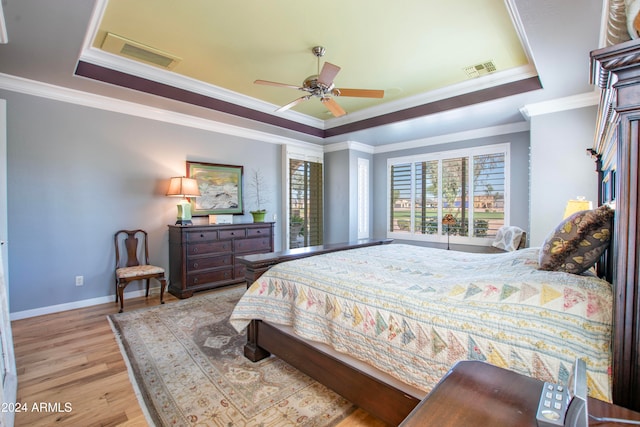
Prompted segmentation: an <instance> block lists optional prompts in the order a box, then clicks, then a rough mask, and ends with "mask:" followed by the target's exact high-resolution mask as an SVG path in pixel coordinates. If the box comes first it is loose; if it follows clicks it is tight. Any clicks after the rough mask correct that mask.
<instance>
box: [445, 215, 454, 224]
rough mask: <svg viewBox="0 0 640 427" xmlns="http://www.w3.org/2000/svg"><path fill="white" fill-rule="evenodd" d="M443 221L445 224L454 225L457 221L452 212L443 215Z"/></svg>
mask: <svg viewBox="0 0 640 427" xmlns="http://www.w3.org/2000/svg"><path fill="white" fill-rule="evenodd" d="M442 223H443V224H444V225H454V224H455V223H456V219H455V218H454V217H453V215H451V214H446V215H445V216H443V217H442Z"/></svg>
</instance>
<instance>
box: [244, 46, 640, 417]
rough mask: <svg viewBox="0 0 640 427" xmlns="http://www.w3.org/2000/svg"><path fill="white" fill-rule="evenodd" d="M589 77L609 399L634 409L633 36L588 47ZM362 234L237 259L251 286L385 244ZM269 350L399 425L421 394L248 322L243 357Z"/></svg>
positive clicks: (638, 269)
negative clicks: (603, 234) (601, 220)
mask: <svg viewBox="0 0 640 427" xmlns="http://www.w3.org/2000/svg"><path fill="white" fill-rule="evenodd" d="M591 71H592V73H591V75H592V83H594V84H597V85H598V86H600V87H601V89H602V97H601V102H600V107H599V113H598V120H597V124H596V132H595V134H596V138H595V144H594V147H593V148H592V149H589V152H590V153H591V154H592V155H593V157H594V159H595V160H596V170H597V173H598V176H599V181H600V190H599V202H600V204H602V203H609V204H611V205H612V206H615V210H616V213H615V224H614V230H613V236H612V243H611V245H610V248H609V250H608V251H607V255H605V256H604V257H603V260H602V262H601V263H600V264H601V268H600V272H601V275H602V276H603V277H605V278H607V280H609V281H610V282H611V283H612V284H613V286H614V291H615V293H614V295H615V299H614V307H613V310H614V336H613V343H612V345H613V401H614V403H616V404H618V405H621V406H624V407H627V408H629V409H634V410H636V411H640V293H639V290H638V276H639V275H640V250H639V248H638V243H639V242H640V240H639V239H638V237H639V236H640V221H639V219H640V211H639V208H640V197H639V189H640V172H639V170H638V168H639V166H640V40H637V41H630V42H625V43H621V44H618V45H615V46H612V47H609V48H605V49H600V50H597V51H594V52H592V55H591ZM389 242H390V240H388V239H385V240H361V241H356V242H350V243H345V244H334V245H324V246H316V247H311V248H300V249H294V250H290V251H284V252H277V253H271V254H263V255H249V256H246V257H243V258H242V259H241V260H240V262H241V263H243V264H244V265H245V267H246V279H247V283H248V284H251V283H253V281H255V280H256V279H257V278H258V277H260V275H261V274H262V273H264V272H265V271H266V270H267V269H269V267H271V266H272V265H275V264H278V263H280V262H283V261H288V260H292V259H296V258H301V257H308V256H313V255H317V254H323V253H329V252H335V251H339V250H345V249H352V248H356V247H362V246H371V245H378V244H386V243H389ZM269 354H275V355H277V356H278V357H279V358H281V359H283V360H285V361H286V362H288V363H290V364H291V365H293V366H295V367H296V368H298V369H300V370H301V371H303V372H305V373H306V374H308V375H309V376H311V377H312V378H315V379H316V380H318V381H319V382H321V383H323V384H325V385H327V386H328V387H329V388H331V389H333V390H335V391H336V392H338V393H339V394H341V395H342V396H344V397H345V398H346V399H348V400H350V401H351V402H353V403H354V404H356V405H357V406H359V407H361V408H363V409H365V410H366V411H368V412H370V413H372V414H373V415H375V416H377V417H379V418H380V419H382V420H384V421H385V422H387V423H389V424H391V425H398V424H400V423H401V422H402V420H403V419H404V418H405V417H406V416H407V415H408V414H409V413H410V412H411V410H412V409H413V408H414V407H415V406H416V405H417V404H418V403H419V402H420V400H421V399H422V398H423V397H424V395H425V393H423V392H420V391H419V390H416V389H412V388H410V387H408V386H406V385H403V384H402V383H401V382H399V381H397V380H393V379H391V378H390V377H389V376H386V375H385V374H383V373H381V372H379V371H376V370H375V369H371V368H370V367H367V365H364V364H362V362H354V360H353V359H349V358H348V357H345V356H343V355H338V354H335V353H334V352H331V351H330V350H328V348H325V347H323V346H318V345H317V344H314V343H310V342H308V341H305V340H304V339H301V338H299V337H296V336H295V335H292V334H291V333H289V332H287V331H286V330H283V329H282V328H281V327H278V326H274V325H270V324H268V323H266V322H261V321H257V320H254V321H253V322H252V323H251V325H250V326H249V331H248V335H247V345H246V347H245V356H246V357H248V358H249V359H250V360H253V361H257V360H260V359H262V358H264V357H267V356H268V355H269Z"/></svg>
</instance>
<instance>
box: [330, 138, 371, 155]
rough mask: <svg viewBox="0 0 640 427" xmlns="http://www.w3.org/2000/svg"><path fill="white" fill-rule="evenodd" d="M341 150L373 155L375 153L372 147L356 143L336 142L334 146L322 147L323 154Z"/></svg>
mask: <svg viewBox="0 0 640 427" xmlns="http://www.w3.org/2000/svg"><path fill="white" fill-rule="evenodd" d="M342 150H355V151H361V152H363V153H368V154H373V153H374V151H375V147H374V146H372V145H369V144H363V143H362V142H357V141H344V142H336V143H334V144H328V145H325V146H324V152H325V153H331V152H334V151H342Z"/></svg>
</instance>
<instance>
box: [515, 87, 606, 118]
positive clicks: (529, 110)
mask: <svg viewBox="0 0 640 427" xmlns="http://www.w3.org/2000/svg"><path fill="white" fill-rule="evenodd" d="M599 102H600V89H599V88H595V89H594V90H593V92H587V93H581V94H578V95H572V96H567V97H565V98H558V99H551V100H549V101H542V102H537V103H534V104H527V105H525V106H524V107H522V108H521V109H520V112H521V113H522V115H523V116H524V117H525V118H527V119H530V118H531V117H534V116H541V115H543V114H550V113H557V112H560V111H566V110H573V109H576V108H584V107H591V106H593V105H598V103H599Z"/></svg>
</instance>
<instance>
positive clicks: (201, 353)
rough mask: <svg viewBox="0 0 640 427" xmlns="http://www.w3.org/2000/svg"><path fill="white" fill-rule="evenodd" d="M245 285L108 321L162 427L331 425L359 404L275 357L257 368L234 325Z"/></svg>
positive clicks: (143, 400) (143, 401) (136, 383)
mask: <svg viewBox="0 0 640 427" xmlns="http://www.w3.org/2000/svg"><path fill="white" fill-rule="evenodd" d="M244 291H245V288H244V287H243V286H239V287H234V288H228V289H224V290H220V291H217V292H213V293H208V294H204V295H197V294H196V296H194V297H192V298H190V299H186V300H182V301H177V302H173V303H169V304H165V305H162V306H157V307H151V308H145V309H141V310H135V311H131V312H124V313H121V314H112V315H110V316H109V319H110V321H111V325H112V328H113V330H114V333H115V335H116V338H117V339H118V340H119V342H120V348H121V349H122V353H123V356H124V358H125V360H127V361H128V364H129V368H130V376H131V377H132V378H131V380H132V383H133V384H134V388H136V387H137V394H138V398H139V400H140V401H141V406H142V407H143V410H145V409H146V413H147V414H146V415H147V418H148V419H149V422H150V423H153V424H155V425H156V426H224V427H232V426H243V427H249V426H260V427H270V426H323V427H324V426H332V425H335V424H337V423H338V422H339V421H340V420H342V419H343V418H344V417H345V416H347V415H348V414H350V413H351V412H352V411H353V409H354V407H353V405H352V404H351V403H350V402H348V401H346V400H345V399H343V398H342V397H340V396H339V395H337V394H335V393H334V392H332V391H331V390H329V389H327V388H325V387H324V386H322V385H321V384H319V383H318V382H316V381H314V380H312V379H311V378H309V377H307V376H306V375H304V374H303V373H301V372H299V371H298V370H296V369H294V368H292V367H291V366H289V365H287V364H286V363H285V362H283V361H281V360H280V359H278V358H276V357H270V358H267V359H265V360H262V361H260V362H258V363H252V362H250V361H249V360H247V359H246V358H245V357H244V356H243V346H244V343H245V340H246V339H245V336H244V334H238V333H237V332H236V331H235V329H233V328H232V327H231V325H230V324H229V322H228V319H229V315H230V314H231V311H232V309H233V307H234V306H235V303H236V302H237V301H238V299H239V298H240V296H241V295H242V293H243V292H244Z"/></svg>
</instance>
